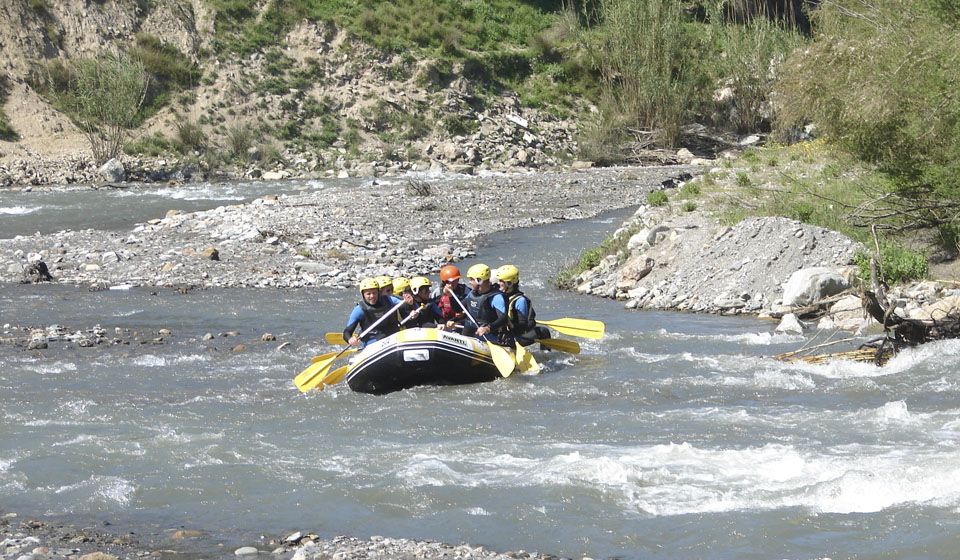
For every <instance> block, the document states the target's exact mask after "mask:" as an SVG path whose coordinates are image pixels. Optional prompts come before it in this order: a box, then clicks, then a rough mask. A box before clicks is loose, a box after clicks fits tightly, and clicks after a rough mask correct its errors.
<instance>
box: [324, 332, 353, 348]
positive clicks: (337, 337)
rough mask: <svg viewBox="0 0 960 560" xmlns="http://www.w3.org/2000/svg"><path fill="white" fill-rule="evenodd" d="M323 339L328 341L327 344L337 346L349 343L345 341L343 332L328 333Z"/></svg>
mask: <svg viewBox="0 0 960 560" xmlns="http://www.w3.org/2000/svg"><path fill="white" fill-rule="evenodd" d="M323 339H324V340H326V341H327V344H336V345H338V346H343V345H345V344H346V343H347V341H346V340H344V339H343V333H341V332H328V333H326V334H325V335H323Z"/></svg>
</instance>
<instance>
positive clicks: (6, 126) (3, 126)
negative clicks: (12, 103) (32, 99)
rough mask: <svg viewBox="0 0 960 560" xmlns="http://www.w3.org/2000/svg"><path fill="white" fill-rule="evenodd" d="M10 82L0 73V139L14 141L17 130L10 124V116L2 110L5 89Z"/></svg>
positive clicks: (5, 95) (5, 96)
mask: <svg viewBox="0 0 960 560" xmlns="http://www.w3.org/2000/svg"><path fill="white" fill-rule="evenodd" d="M9 87H10V84H9V83H8V81H7V77H6V76H4V75H0V140H7V141H11V142H12V141H14V140H16V139H17V138H18V135H17V131H16V130H14V129H13V126H12V125H11V124H10V117H8V116H7V113H6V112H5V111H4V110H3V104H4V103H6V102H7V91H8V88H9Z"/></svg>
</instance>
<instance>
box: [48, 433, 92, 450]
mask: <svg viewBox="0 0 960 560" xmlns="http://www.w3.org/2000/svg"><path fill="white" fill-rule="evenodd" d="M103 442H105V440H104V438H102V437H98V436H94V435H92V434H80V435H78V436H76V437H73V438H71V439H69V440H67V441H58V442H56V443H54V444H52V446H51V447H65V446H73V445H80V444H83V443H97V444H102V443H103ZM101 446H102V445H101Z"/></svg>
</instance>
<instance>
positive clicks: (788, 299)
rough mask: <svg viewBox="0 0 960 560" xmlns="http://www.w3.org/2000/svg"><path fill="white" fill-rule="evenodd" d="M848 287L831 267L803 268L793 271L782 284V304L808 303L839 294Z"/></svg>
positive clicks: (793, 305)
mask: <svg viewBox="0 0 960 560" xmlns="http://www.w3.org/2000/svg"><path fill="white" fill-rule="evenodd" d="M848 287H849V285H848V284H847V281H846V280H845V279H844V278H843V276H841V275H840V273H839V272H837V271H836V270H835V269H833V268H828V267H825V266H815V267H811V268H804V269H801V270H798V271H796V272H794V273H793V274H792V275H791V276H790V279H789V280H787V282H786V284H784V285H783V305H787V306H791V307H802V306H804V305H810V304H812V303H815V302H818V301H820V300H822V299H823V298H825V297H829V296H832V295H836V294H839V293H840V292H842V291H844V290H846V289H847V288H848Z"/></svg>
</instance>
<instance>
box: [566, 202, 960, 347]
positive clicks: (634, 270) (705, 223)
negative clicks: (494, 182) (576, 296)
mask: <svg viewBox="0 0 960 560" xmlns="http://www.w3.org/2000/svg"><path fill="white" fill-rule="evenodd" d="M613 239H614V240H615V241H614V243H613V245H615V246H621V247H622V248H623V250H622V251H619V252H618V253H616V254H611V255H609V256H607V257H605V258H604V259H602V260H601V262H600V263H599V264H598V265H597V266H595V267H593V268H591V269H589V270H586V271H584V272H583V273H581V274H580V275H579V276H577V277H576V278H574V279H573V284H574V287H575V289H576V290H577V291H578V292H580V293H585V294H591V295H596V296H600V297H605V298H613V299H617V300H620V301H623V302H624V305H625V307H626V308H628V309H658V310H671V311H690V312H698V313H716V314H724V315H735V314H744V313H745V314H756V315H759V316H761V317H769V318H775V319H782V321H781V324H780V326H779V327H778V330H782V331H785V332H794V333H800V332H803V331H804V330H812V329H814V328H816V329H822V330H831V329H844V330H850V331H859V332H864V331H866V330H868V329H873V330H875V331H879V325H878V324H877V322H876V321H875V320H873V319H872V318H870V317H868V316H867V314H866V313H865V312H864V309H863V302H862V301H861V299H860V297H859V295H858V293H857V292H858V289H859V288H861V283H860V281H859V280H858V279H857V270H856V266H855V265H854V258H855V256H856V255H857V254H858V253H867V254H869V251H868V249H867V248H866V247H864V246H863V245H862V244H861V243H858V242H855V241H853V240H851V239H850V238H848V237H846V236H845V235H842V234H840V233H837V232H835V231H831V230H828V229H825V228H822V227H819V226H814V225H810V224H806V223H803V222H799V221H797V220H791V219H788V218H783V217H748V218H746V219H744V220H742V221H740V222H739V223H737V224H734V225H732V226H726V225H723V224H721V223H720V221H719V220H718V219H716V218H715V217H714V216H712V215H711V214H710V213H708V212H705V211H700V210H693V211H684V209H683V205H682V204H680V203H672V204H666V205H663V206H646V205H645V206H641V207H640V208H639V209H638V210H637V211H636V213H635V214H634V215H633V216H632V217H630V218H629V219H627V220H626V221H625V222H624V223H623V224H621V226H620V227H619V229H618V230H617V231H616V232H614V234H613ZM885 303H886V304H887V305H889V307H890V308H892V309H893V310H894V312H895V313H897V314H898V315H900V316H902V317H904V318H908V319H916V320H921V321H937V320H943V319H944V318H946V317H949V316H951V315H952V314H953V315H960V289H958V285H957V283H944V282H934V281H924V282H914V283H911V284H909V285H905V286H896V287H893V288H892V289H890V290H889V291H888V293H887V301H886V302H885ZM798 316H799V317H798ZM804 316H806V317H805V318H807V319H810V320H809V321H807V322H804V321H802V320H801V319H802V318H804Z"/></svg>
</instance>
